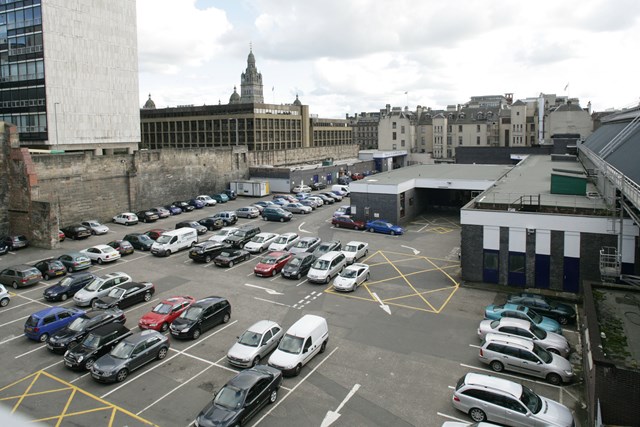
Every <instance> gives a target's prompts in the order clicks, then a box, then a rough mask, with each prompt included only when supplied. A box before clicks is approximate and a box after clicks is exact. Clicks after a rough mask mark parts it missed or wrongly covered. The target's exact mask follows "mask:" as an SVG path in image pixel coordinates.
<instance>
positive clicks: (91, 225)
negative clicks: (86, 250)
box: [80, 219, 109, 235]
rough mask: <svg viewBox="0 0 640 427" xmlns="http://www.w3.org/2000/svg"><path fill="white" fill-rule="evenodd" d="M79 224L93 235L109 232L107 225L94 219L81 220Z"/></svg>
mask: <svg viewBox="0 0 640 427" xmlns="http://www.w3.org/2000/svg"><path fill="white" fill-rule="evenodd" d="M80 225H82V226H84V227H86V228H88V229H89V231H91V234H93V235H100V234H107V233H108V232H109V227H107V226H106V225H103V224H100V223H99V222H98V221H96V220H95V219H91V220H88V221H82V222H81V223H80Z"/></svg>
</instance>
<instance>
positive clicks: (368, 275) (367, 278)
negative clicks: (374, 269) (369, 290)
mask: <svg viewBox="0 0 640 427" xmlns="http://www.w3.org/2000/svg"><path fill="white" fill-rule="evenodd" d="M369 277H371V275H370V274H369V273H367V277H366V278H365V279H364V281H365V282H366V281H367V280H369Z"/></svg>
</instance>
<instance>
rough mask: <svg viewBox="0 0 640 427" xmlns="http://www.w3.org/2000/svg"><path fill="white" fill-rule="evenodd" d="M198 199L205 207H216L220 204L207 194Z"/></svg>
mask: <svg viewBox="0 0 640 427" xmlns="http://www.w3.org/2000/svg"><path fill="white" fill-rule="evenodd" d="M196 199H198V200H200V201H201V202H202V203H204V204H205V206H215V205H217V204H218V202H216V201H215V200H214V199H212V198H211V196H208V195H206V194H202V195H200V196H197V197H196Z"/></svg>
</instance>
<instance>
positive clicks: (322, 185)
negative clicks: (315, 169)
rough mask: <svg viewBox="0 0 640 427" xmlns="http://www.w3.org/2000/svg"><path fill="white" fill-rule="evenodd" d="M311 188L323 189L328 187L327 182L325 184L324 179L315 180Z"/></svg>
mask: <svg viewBox="0 0 640 427" xmlns="http://www.w3.org/2000/svg"><path fill="white" fill-rule="evenodd" d="M311 188H312V189H314V190H323V189H325V188H327V184H325V183H324V182H322V181H318V182H314V183H313V184H311Z"/></svg>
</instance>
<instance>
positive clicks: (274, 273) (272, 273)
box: [271, 268, 278, 277]
mask: <svg viewBox="0 0 640 427" xmlns="http://www.w3.org/2000/svg"><path fill="white" fill-rule="evenodd" d="M276 274H278V272H277V271H276V269H275V268H274V269H273V271H272V272H271V277H275V275H276Z"/></svg>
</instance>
